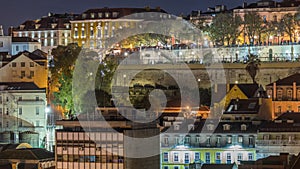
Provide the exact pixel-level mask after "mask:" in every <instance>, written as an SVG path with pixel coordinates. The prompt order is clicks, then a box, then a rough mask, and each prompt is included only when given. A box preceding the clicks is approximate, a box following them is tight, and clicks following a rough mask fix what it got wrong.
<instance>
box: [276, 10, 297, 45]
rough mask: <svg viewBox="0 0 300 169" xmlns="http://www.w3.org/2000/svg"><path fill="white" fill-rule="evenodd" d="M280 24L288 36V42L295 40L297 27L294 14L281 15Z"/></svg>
mask: <svg viewBox="0 0 300 169" xmlns="http://www.w3.org/2000/svg"><path fill="white" fill-rule="evenodd" d="M280 26H281V27H282V28H283V31H284V32H285V33H286V34H287V35H288V36H289V40H290V42H293V41H295V40H296V39H295V38H294V37H295V31H296V28H297V21H296V16H295V15H292V14H290V13H288V14H285V15H283V17H282V19H281V21H280Z"/></svg>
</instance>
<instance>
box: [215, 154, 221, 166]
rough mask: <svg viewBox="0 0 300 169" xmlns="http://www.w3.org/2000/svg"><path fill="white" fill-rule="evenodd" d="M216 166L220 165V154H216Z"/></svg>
mask: <svg viewBox="0 0 300 169" xmlns="http://www.w3.org/2000/svg"><path fill="white" fill-rule="evenodd" d="M216 164H221V153H220V152H216Z"/></svg>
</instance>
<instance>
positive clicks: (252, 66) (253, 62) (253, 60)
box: [246, 54, 260, 84]
mask: <svg viewBox="0 0 300 169" xmlns="http://www.w3.org/2000/svg"><path fill="white" fill-rule="evenodd" d="M248 59H249V61H248V64H247V66H246V71H247V72H248V73H249V75H250V76H251V79H252V81H253V83H254V84H257V82H256V81H255V77H256V75H257V72H258V71H259V65H260V61H259V59H258V58H257V56H256V55H253V54H250V56H249V58H248Z"/></svg>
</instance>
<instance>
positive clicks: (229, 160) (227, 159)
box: [226, 153, 231, 164]
mask: <svg viewBox="0 0 300 169" xmlns="http://www.w3.org/2000/svg"><path fill="white" fill-rule="evenodd" d="M226 163H227V164H231V153H227V154H226Z"/></svg>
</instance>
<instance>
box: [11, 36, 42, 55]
mask: <svg viewBox="0 0 300 169" xmlns="http://www.w3.org/2000/svg"><path fill="white" fill-rule="evenodd" d="M11 48H12V53H11V54H12V55H16V54H18V53H19V52H23V51H28V52H33V51H35V50H37V49H41V43H40V42H38V41H37V40H33V39H32V38H28V37H18V38H17V37H13V38H12V46H11Z"/></svg>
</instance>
